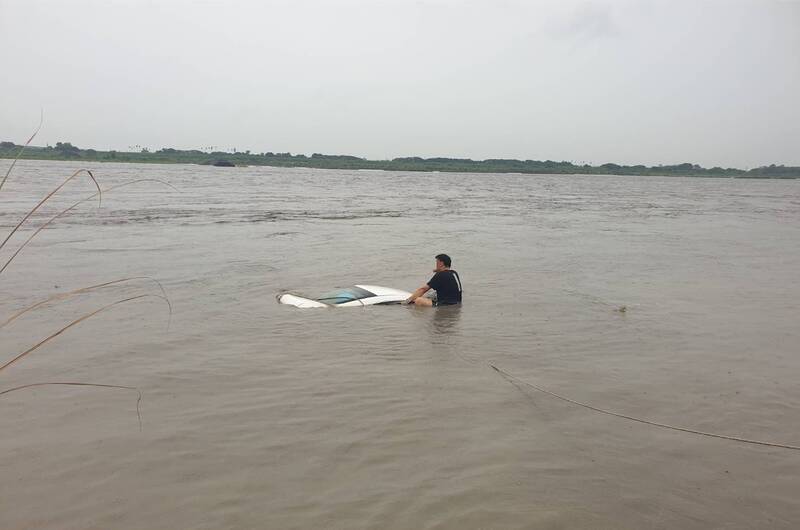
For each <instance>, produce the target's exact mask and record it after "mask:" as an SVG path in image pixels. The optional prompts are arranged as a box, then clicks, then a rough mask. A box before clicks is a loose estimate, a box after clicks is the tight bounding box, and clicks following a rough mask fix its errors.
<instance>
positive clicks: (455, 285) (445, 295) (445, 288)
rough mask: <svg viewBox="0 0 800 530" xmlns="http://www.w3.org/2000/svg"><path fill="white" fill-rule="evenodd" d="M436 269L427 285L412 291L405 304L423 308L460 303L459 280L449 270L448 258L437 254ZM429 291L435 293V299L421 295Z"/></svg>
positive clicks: (453, 272) (449, 261)
mask: <svg viewBox="0 0 800 530" xmlns="http://www.w3.org/2000/svg"><path fill="white" fill-rule="evenodd" d="M435 259H436V268H434V269H433V272H435V273H436V274H434V275H433V278H431V279H430V280H428V283H426V284H425V285H423V286H422V287H420V288H419V289H417V290H416V291H414V292H413V293H412V294H411V296H410V297H408V299H406V303H407V304H415V305H418V306H423V307H431V306H440V305H453V304H460V303H461V278H459V277H458V273H457V272H456V271H454V270H452V269H450V263H451V262H452V261H451V260H450V256H448V255H447V254H439V255H438V256H436V258H435ZM430 289H433V290H434V291H436V298H426V297H424V296H422V295H424V294H425V293H427V292H428V291H429V290H430Z"/></svg>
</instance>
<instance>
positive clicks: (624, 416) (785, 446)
mask: <svg viewBox="0 0 800 530" xmlns="http://www.w3.org/2000/svg"><path fill="white" fill-rule="evenodd" d="M489 366H491V367H492V368H493V369H494V370H495V371H496V372H497V373H499V374H500V375H501V376H503V377H505V378H506V379H508V380H510V381H515V382H517V383H520V384H522V385H525V386H529V387H531V388H533V389H534V390H538V391H539V392H543V393H545V394H548V395H550V396H553V397H554V398H557V399H560V400H562V401H566V402H567V403H572V404H573V405H578V406H579V407H584V408H587V409H589V410H593V411H595V412H599V413H601V414H608V415H609V416H615V417H617V418H622V419H625V420H631V421H635V422H638V423H644V424H646V425H652V426H654V427H661V428H664V429H670V430H673V431H681V432H688V433H691V434H699V435H701V436H709V437H711V438H722V439H723V440H732V441H734V442H742V443H748V444H755V445H766V446H768V447H780V448H782V449H794V450H795V451H800V447H799V446H796V445H789V444H783V443H775V442H762V441H759V440H750V439H748V438H740V437H738V436H727V435H725V434H715V433H712V432H704V431H697V430H694V429H688V428H686V427H676V426H674V425H667V424H666V423H658V422H656V421H650V420H645V419H642V418H635V417H633V416H628V415H627V414H621V413H619V412H614V411H611V410H605V409H601V408H598V407H594V406H592V405H589V404H588V403H581V402H580V401H575V400H574V399H570V398H568V397H565V396H562V395H559V394H556V393H555V392H551V391H549V390H547V389H545V388H542V387H539V386H536V385H534V384H532V383H529V382H527V381H523V380H522V379H520V378H518V377H515V376H513V375H511V374H510V373H508V372H506V371H505V370H502V369H500V368H498V367H497V366H495V365H493V364H491V363H489Z"/></svg>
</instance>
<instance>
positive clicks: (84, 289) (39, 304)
mask: <svg viewBox="0 0 800 530" xmlns="http://www.w3.org/2000/svg"><path fill="white" fill-rule="evenodd" d="M134 280H150V281H152V282H154V283H155V284H156V285H158V288H159V289H161V294H163V295H164V299H165V300H166V301H167V305H169V314H170V321H171V320H172V303H171V302H170V300H169V297H168V296H167V292H166V291H165V290H164V286H163V285H161V282H159V281H158V280H156V279H155V278H151V277H150V276H131V277H130V278H121V279H119V280H113V281H110V282H103V283H98V284H96V285H90V286H88V287H81V288H80V289H75V290H73V291H69V292H66V293H59V294H56V295H53V296H51V297H49V298H46V299H44V300H41V301H39V302H36V303H35V304H33V305H31V306H28V307H26V308H24V309H21V310H20V311H17V312H16V313H14V314H13V315H11V316H10V317H9V318H8V319H7V320H6V321H5V322H3V323H1V324H0V329H2V328H4V327H5V326H7V325H8V324H10V323H12V322H13V321H15V320H16V319H18V318H19V317H21V316H22V315H24V314H25V313H28V312H29V311H33V310H34V309H37V308H39V307H42V306H44V305H47V304H48V303H50V302H54V301H60V300H66V299H67V298H70V297H72V296H76V295H79V294H83V293H88V292H89V291H94V290H95V289H102V288H103V287H108V286H111V285H116V284H119V283H124V282H130V281H134ZM167 329H169V322H168V323H167Z"/></svg>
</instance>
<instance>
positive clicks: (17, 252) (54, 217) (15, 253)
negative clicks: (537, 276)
mask: <svg viewBox="0 0 800 530" xmlns="http://www.w3.org/2000/svg"><path fill="white" fill-rule="evenodd" d="M90 174H91V173H90ZM139 182H158V183H160V184H164V185H165V186H169V187H170V188H172V189H173V190H175V191H178V189H177V188H176V187H175V186H173V185H171V184H169V183H167V182H164V181H163V180H159V179H137V180H132V181H130V182H124V183H122V184H117V185H116V186H111V187H110V188H108V189H106V190H105V191H104V192H103V193H108V192H109V191H112V190H115V189H119V188H123V187H125V186H130V185H131V184H137V183H139ZM98 189H99V188H98ZM99 194H100V192H98V193H94V194H92V195H90V196H88V197H86V198H84V199H81V200H79V201H78V202H76V203H75V204H73V205H72V206H70V207H69V208H65V209H64V210H61V211H60V212H59V213H57V214H56V215H54V216H53V217H51V218H50V219H48V220H47V222H46V223H44V224H43V225H42V226H40V227H39V228H37V229H36V231H35V232H34V233H33V234H31V235H30V237H28V239H26V240H25V242H24V243H23V244H22V245H20V247H19V248H18V249H17V250H16V252H14V253H13V254H12V255H11V257H10V258H8V261H6V262H5V264H4V265H3V267H2V268H0V274H1V273H2V272H3V271H4V270H6V267H8V266H9V265H10V264H11V262H12V261H13V260H14V258H16V257H17V254H19V253H20V252H22V249H24V248H25V247H26V246H27V245H28V243H30V242H31V240H32V239H33V238H34V237H36V236H37V235H38V234H39V232H41V231H42V230H44V229H45V228H47V226H48V225H50V223H52V222H53V221H55V220H56V219H58V218H59V217H61V216H62V215H64V214H66V213H68V212H70V211H71V210H73V209H74V208H77V207H78V206H79V205H81V204H83V203H84V202H87V201H90V200H92V199H94V198H95V197H97V196H98V195H99ZM20 224H21V223H20ZM9 237H11V236H9ZM0 248H2V245H0ZM0 327H2V326H0Z"/></svg>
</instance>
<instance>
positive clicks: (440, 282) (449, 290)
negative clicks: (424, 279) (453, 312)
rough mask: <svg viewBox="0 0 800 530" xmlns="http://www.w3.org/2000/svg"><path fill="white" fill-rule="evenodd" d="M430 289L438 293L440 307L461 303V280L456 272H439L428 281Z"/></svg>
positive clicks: (437, 300) (437, 299)
mask: <svg viewBox="0 0 800 530" xmlns="http://www.w3.org/2000/svg"><path fill="white" fill-rule="evenodd" d="M428 287H430V288H431V289H433V290H435V291H436V303H437V304H439V305H448V304H460V303H461V278H459V277H458V273H457V272H456V271H454V270H446V271H441V272H437V273H436V274H434V275H433V278H431V279H430V281H428Z"/></svg>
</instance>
